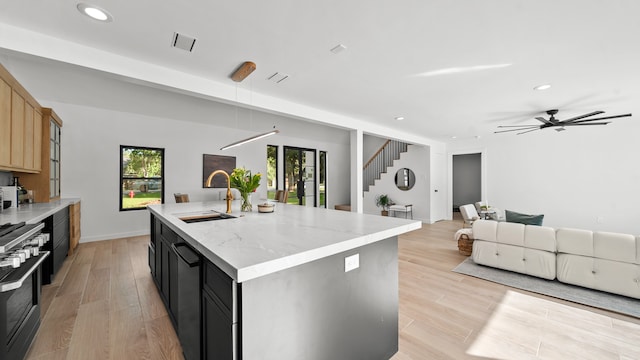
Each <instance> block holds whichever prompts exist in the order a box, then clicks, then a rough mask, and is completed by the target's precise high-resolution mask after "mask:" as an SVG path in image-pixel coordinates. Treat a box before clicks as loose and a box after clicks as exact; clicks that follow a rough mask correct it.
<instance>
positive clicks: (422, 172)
mask: <svg viewBox="0 0 640 360" xmlns="http://www.w3.org/2000/svg"><path fill="white" fill-rule="evenodd" d="M429 158H430V157H429V147H426V146H417V145H409V148H408V151H407V152H405V153H402V154H401V155H400V159H399V160H396V161H395V162H394V164H393V166H391V167H389V168H387V173H386V174H383V175H382V176H381V177H380V180H376V182H375V184H374V185H372V186H371V187H370V188H369V191H368V192H365V193H364V213H365V214H378V215H379V214H380V210H382V209H380V208H378V207H376V202H375V199H376V196H378V195H380V194H387V195H389V197H390V198H391V200H393V201H394V202H395V203H397V204H413V218H414V219H416V220H421V221H424V222H427V223H429V222H431V219H430V212H431V210H430V207H431V206H430V198H429V189H431V184H430V169H429V168H430V164H429ZM403 167H406V168H409V169H411V170H412V171H413V172H414V173H415V175H416V183H415V185H414V187H413V188H412V189H411V190H407V191H402V190H400V189H398V188H397V187H396V184H395V182H394V180H395V175H396V172H397V171H398V169H401V168H403ZM398 216H403V215H402V214H398Z"/></svg>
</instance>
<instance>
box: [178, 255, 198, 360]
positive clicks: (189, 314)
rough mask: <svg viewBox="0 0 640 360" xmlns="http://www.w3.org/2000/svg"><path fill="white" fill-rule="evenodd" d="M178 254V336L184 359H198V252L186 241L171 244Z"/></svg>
mask: <svg viewBox="0 0 640 360" xmlns="http://www.w3.org/2000/svg"><path fill="white" fill-rule="evenodd" d="M172 248H173V251H174V252H175V253H176V254H177V255H178V265H177V266H178V271H177V274H178V277H177V279H178V289H177V291H176V293H177V295H176V296H177V302H178V306H177V313H176V314H175V317H176V321H177V322H178V337H179V338H180V343H181V344H182V352H183V353H184V357H185V359H186V360H198V359H200V348H201V343H200V323H201V321H200V317H201V316H200V254H198V253H197V252H195V251H194V250H193V249H191V247H189V245H187V244H186V243H176V244H174V245H173V246H172Z"/></svg>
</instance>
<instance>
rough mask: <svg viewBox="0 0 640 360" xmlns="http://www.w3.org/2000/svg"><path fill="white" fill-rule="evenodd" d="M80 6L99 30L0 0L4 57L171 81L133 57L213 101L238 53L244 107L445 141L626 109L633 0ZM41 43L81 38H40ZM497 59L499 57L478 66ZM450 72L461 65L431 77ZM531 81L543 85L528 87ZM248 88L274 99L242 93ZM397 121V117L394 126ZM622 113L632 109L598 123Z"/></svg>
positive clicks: (176, 86) (633, 56)
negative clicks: (95, 15)
mask: <svg viewBox="0 0 640 360" xmlns="http://www.w3.org/2000/svg"><path fill="white" fill-rule="evenodd" d="M93 3H94V4H96V5H99V6H101V7H103V8H105V9H107V10H108V11H109V12H110V13H111V14H112V15H113V17H114V21H113V22H111V23H99V22H97V21H95V20H92V19H89V18H87V17H85V16H83V15H81V14H80V13H79V12H78V10H77V9H76V5H77V2H76V1H68V0H60V1H43V0H21V1H3V2H2V3H1V4H0V24H2V25H3V26H4V27H3V28H1V29H0V30H3V31H4V32H5V35H4V36H3V34H2V33H0V48H3V49H4V50H5V51H4V52H3V54H4V56H5V58H9V59H13V60H12V61H14V62H19V61H22V60H21V59H24V57H22V58H21V57H20V56H17V55H16V53H15V52H14V51H18V52H24V53H30V54H33V55H37V56H42V57H45V58H51V59H57V60H62V61H66V62H72V63H74V64H75V65H79V66H82V67H85V68H89V69H91V68H93V67H94V66H95V67H96V68H99V69H100V70H102V71H101V72H99V74H103V75H104V76H110V77H111V78H113V75H108V74H107V73H106V72H105V70H106V71H107V72H111V73H113V74H116V75H121V76H117V77H116V78H119V79H120V80H122V79H123V78H124V79H126V81H128V82H131V81H134V82H135V81H136V78H137V75H136V71H138V72H139V73H140V74H141V76H140V82H139V83H141V84H145V85H152V86H153V83H157V84H162V86H164V87H165V88H166V87H167V86H166V85H167V79H166V78H168V77H169V76H162V71H156V72H155V73H153V75H151V74H152V73H151V72H149V73H148V74H144V76H142V73H143V72H144V71H139V70H136V67H137V66H138V65H139V64H140V62H143V63H146V64H148V65H149V68H154V69H155V68H157V69H161V70H162V69H164V70H163V71H171V70H174V71H178V72H180V73H184V74H185V75H194V76H195V77H197V78H200V79H204V80H206V81H208V82H209V84H218V85H220V86H221V88H227V90H228V89H231V90H232V91H231V92H229V91H227V92H226V93H225V92H223V91H220V92H218V93H215V92H214V95H213V96H212V95H211V94H210V93H209V94H208V93H207V92H206V91H202V92H200V91H198V90H197V88H198V87H197V86H193V84H194V83H193V82H191V83H189V82H187V80H184V79H180V77H178V79H174V80H172V81H173V83H171V88H172V90H174V91H178V92H182V93H187V94H190V95H195V96H198V97H202V98H219V99H221V100H222V101H225V102H229V101H233V99H234V96H235V99H238V87H236V88H235V94H234V93H233V89H234V88H233V87H234V86H236V84H235V83H233V82H232V81H231V80H230V79H229V75H230V74H231V73H232V72H233V71H234V70H235V68H237V67H238V66H239V65H240V64H241V63H242V62H244V61H247V60H250V61H253V62H255V63H256V64H257V70H256V71H255V72H254V73H253V74H251V75H250V77H249V78H248V79H247V80H245V81H244V82H243V83H242V84H241V85H237V86H242V89H244V90H247V89H248V90H249V91H250V93H251V94H252V95H251V99H250V100H246V101H244V103H245V104H247V103H249V104H254V105H256V106H257V107H262V105H261V104H263V103H264V104H267V103H268V104H269V105H268V106H264V108H266V109H267V110H269V111H270V112H275V113H290V114H293V115H294V116H295V117H305V114H306V113H308V114H309V115H310V116H309V117H308V118H310V119H312V120H319V121H324V120H327V121H328V122H329V123H332V124H333V125H339V124H340V121H342V120H341V119H343V118H342V117H344V119H355V120H356V121H364V122H366V123H367V124H371V125H372V126H374V127H375V126H377V129H381V128H380V127H382V128H384V127H388V128H392V129H394V130H396V131H397V130H399V131H403V132H406V133H408V134H418V135H419V136H424V137H427V138H431V139H436V140H441V141H448V139H449V138H450V137H451V136H453V135H456V136H458V137H459V138H465V137H473V136H477V135H482V136H508V135H505V134H498V135H493V134H492V133H493V131H495V130H497V129H496V126H497V125H501V124H502V125H514V124H523V123H536V120H533V117H534V116H539V115H540V114H543V113H544V111H545V110H548V109H552V108H559V109H560V113H559V114H558V116H557V118H559V119H561V120H562V119H564V118H568V117H572V116H575V115H580V114H582V113H586V112H590V111H594V110H604V111H606V115H615V114H619V113H629V112H632V113H635V114H636V117H637V115H640V108H639V107H640V101H638V100H639V99H640V81H638V80H639V79H640V66H638V64H640V45H638V44H640V39H639V37H640V21H638V20H637V16H638V14H640V1H637V0H607V1H605V0H563V1H551V0H536V1H530V0H510V1H507V0H484V1H477V0H454V1H451V0H446V1H445V0H441V1H434V0H422V1H420V0H416V1H410V0H396V1H376V0H374V1H371V0H369V1H356V0H354V1H337V0H322V1H309V0H273V1H257V0H244V1H213V0H206V1H205V0H190V1H178V0H163V1H151V0H136V1H130V0H112V1H104V0H96V1H94V2H93ZM14 27H15V28H18V29H20V30H29V31H33V32H34V33H31V32H30V33H29V37H28V39H29V41H24V40H22V39H11V38H10V36H6V35H7V34H10V32H9V31H8V29H9V30H10V29H13V28H14ZM174 32H180V33H183V34H185V35H188V36H192V37H195V38H196V39H197V41H196V44H195V48H194V51H193V52H192V53H188V52H185V51H183V50H178V49H174V48H172V47H171V46H170V43H171V40H172V36H173V34H174ZM50 37H53V38H57V39H62V40H65V41H68V42H70V43H74V44H77V45H78V46H81V47H76V48H73V49H71V47H69V49H71V50H69V49H66V48H64V47H63V46H50V45H51V43H52V42H51V41H50V39H51V38H50ZM47 39H49V40H47ZM20 42H22V43H20ZM27 43H28V44H27ZM65 44H66V43H65ZM337 44H344V45H345V46H347V50H345V51H343V52H341V53H339V54H333V53H332V52H330V49H331V48H333V47H334V46H336V45H337ZM34 49H37V50H34ZM77 49H88V50H87V51H77ZM8 50H11V51H8ZM89 50H91V51H89ZM93 50H96V51H98V50H102V51H106V52H109V53H112V54H117V55H120V56H122V57H123V58H122V59H123V60H122V62H119V63H118V64H117V66H116V65H113V67H112V68H111V69H106V67H105V66H102V67H101V68H100V67H98V66H96V65H94V64H98V63H100V60H101V59H99V58H97V57H96V56H95V54H93V53H92V51H93ZM65 51H66V53H65ZM70 52H71V54H70ZM505 64H509V65H508V66H506V65H505ZM129 65H130V66H129ZM495 65H500V66H497V67H495V68H483V67H487V66H495ZM473 67H475V68H473ZM448 69H463V70H468V71H463V72H459V73H448V74H443V72H446V71H443V70H448ZM472 69H475V70H473V71H471V70H472ZM276 71H277V72H283V73H286V74H289V75H290V76H291V77H290V78H289V79H287V80H286V81H284V82H282V83H281V84H274V83H272V82H270V81H268V80H266V79H267V77H269V76H270V75H271V74H273V73H274V72H276ZM171 74H172V75H173V74H175V73H174V72H171ZM186 77H187V76H185V78H186ZM68 81H69V82H71V81H72V79H69V80H68ZM545 83H550V84H552V85H553V87H552V88H551V89H549V90H546V91H534V90H533V87H534V86H536V85H540V84H545ZM180 84H184V85H185V86H184V87H182V86H181V85H180ZM157 87H161V86H157ZM216 94H218V95H220V94H223V95H221V96H217V95H216ZM50 96H52V97H54V98H51V99H50V100H56V101H64V100H61V99H56V98H55V95H50ZM260 96H263V97H269V98H270V99H277V100H281V101H275V100H272V101H269V102H266V101H265V102H261V101H260V100H256V99H259V98H260ZM254 101H255V102H254ZM292 104H301V106H302V109H300V108H297V107H296V106H293V105H292ZM308 109H315V110H318V111H315V112H314V111H308ZM322 114H326V116H325V117H327V119H323V115H322ZM331 114H339V115H341V116H342V117H341V118H340V119H338V117H335V116H332V115H331ZM396 116H403V117H405V120H403V121H396V120H394V117H396ZM329 117H334V119H328V118H329ZM629 121H636V120H635V117H632V118H622V119H616V120H614V123H613V124H610V125H608V126H615V124H616V123H618V122H629ZM344 125H345V126H346V127H349V124H347V123H344ZM570 130H571V131H583V130H584V131H587V130H588V131H593V127H585V128H581V129H576V128H572V129H570ZM546 131H550V130H546ZM378 132H380V131H378ZM553 133H554V134H555V132H553ZM549 135H553V134H549Z"/></svg>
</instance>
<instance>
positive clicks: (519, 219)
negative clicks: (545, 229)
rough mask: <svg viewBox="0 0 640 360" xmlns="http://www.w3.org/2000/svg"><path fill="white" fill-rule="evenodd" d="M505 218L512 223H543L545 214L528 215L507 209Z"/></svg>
mask: <svg viewBox="0 0 640 360" xmlns="http://www.w3.org/2000/svg"><path fill="white" fill-rule="evenodd" d="M504 214H505V220H506V221H507V222H512V223H520V224H525V225H542V220H543V219H544V215H543V214H540V215H527V214H522V213H518V212H515V211H510V210H505V211H504Z"/></svg>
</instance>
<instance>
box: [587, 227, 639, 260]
mask: <svg viewBox="0 0 640 360" xmlns="http://www.w3.org/2000/svg"><path fill="white" fill-rule="evenodd" d="M593 256H594V257H596V258H600V259H607V260H614V261H622V262H626V263H632V264H634V263H635V264H637V263H638V262H637V261H636V238H635V236H633V235H629V234H618V233H611V232H602V231H601V232H595V233H593Z"/></svg>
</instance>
